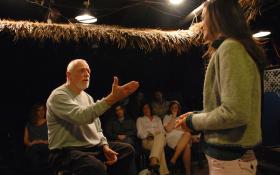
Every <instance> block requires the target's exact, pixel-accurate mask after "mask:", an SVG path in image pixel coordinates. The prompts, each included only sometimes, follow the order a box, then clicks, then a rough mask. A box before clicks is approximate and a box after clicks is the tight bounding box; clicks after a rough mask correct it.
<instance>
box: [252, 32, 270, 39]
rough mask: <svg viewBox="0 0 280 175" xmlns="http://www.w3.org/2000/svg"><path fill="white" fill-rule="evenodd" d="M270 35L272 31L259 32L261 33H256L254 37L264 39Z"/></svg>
mask: <svg viewBox="0 0 280 175" xmlns="http://www.w3.org/2000/svg"><path fill="white" fill-rule="evenodd" d="M270 34H271V32H270V31H259V32H257V33H255V34H253V37H254V38H262V37H265V36H268V35H270Z"/></svg>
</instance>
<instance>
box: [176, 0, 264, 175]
mask: <svg viewBox="0 0 280 175" xmlns="http://www.w3.org/2000/svg"><path fill="white" fill-rule="evenodd" d="M202 17H203V21H202V23H203V35H204V40H205V42H206V43H207V44H208V46H209V47H208V48H209V49H208V52H207V54H208V55H210V56H211V59H210V62H209V65H208V67H207V71H206V75H205V82H204V92H203V106H204V110H203V112H202V113H199V114H193V113H192V112H188V113H186V114H183V115H181V116H180V118H179V119H178V120H177V121H176V122H177V125H182V126H183V127H184V128H185V129H186V130H195V131H203V132H204V142H205V146H204V152H205V154H206V157H207V160H208V164H209V172H210V175H222V174H227V175H236V174H243V175H245V174H246V175H255V174H256V168H257V160H256V157H255V155H254V152H253V148H254V147H256V146H257V145H258V144H260V143H261V125H260V121H261V120H260V118H261V90H262V89H261V76H262V72H263V69H264V65H265V64H264V63H265V54H264V51H263V49H262V48H260V47H259V46H258V45H257V43H256V42H255V41H254V40H253V38H252V33H251V31H250V29H249V26H248V24H247V23H246V20H245V17H244V15H243V11H242V9H241V6H240V4H239V3H238V0H210V1H206V2H205V6H204V9H203V13H202Z"/></svg>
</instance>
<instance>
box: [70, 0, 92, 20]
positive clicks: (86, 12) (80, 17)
mask: <svg viewBox="0 0 280 175" xmlns="http://www.w3.org/2000/svg"><path fill="white" fill-rule="evenodd" d="M84 5H85V6H86V9H85V10H84V11H83V12H82V14H80V15H78V16H76V17H75V19H76V20H77V21H79V22H80V23H85V24H91V23H95V22H96V21H97V18H96V17H95V16H93V15H92V14H91V12H90V10H89V5H90V2H89V0H87V1H85V2H84Z"/></svg>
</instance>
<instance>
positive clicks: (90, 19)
mask: <svg viewBox="0 0 280 175" xmlns="http://www.w3.org/2000/svg"><path fill="white" fill-rule="evenodd" d="M75 19H76V20H77V21H79V22H81V23H87V24H89V23H95V22H96V21H97V18H96V17H94V16H92V15H89V14H83V15H79V16H76V17H75Z"/></svg>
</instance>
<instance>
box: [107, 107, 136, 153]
mask: <svg viewBox="0 0 280 175" xmlns="http://www.w3.org/2000/svg"><path fill="white" fill-rule="evenodd" d="M114 110H115V114H116V116H114V118H113V119H112V120H111V121H110V122H108V123H107V125H106V127H105V133H106V136H107V138H108V139H109V140H110V141H118V142H124V143H128V144H130V145H132V146H133V147H134V148H135V146H136V132H137V131H136V124H135V122H134V120H132V119H131V118H130V117H129V116H127V113H126V110H125V107H124V106H122V105H120V104H118V105H116V106H115V107H114Z"/></svg>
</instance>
